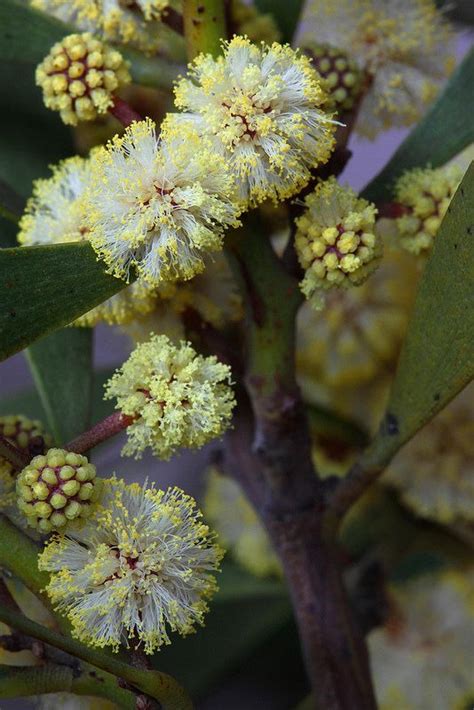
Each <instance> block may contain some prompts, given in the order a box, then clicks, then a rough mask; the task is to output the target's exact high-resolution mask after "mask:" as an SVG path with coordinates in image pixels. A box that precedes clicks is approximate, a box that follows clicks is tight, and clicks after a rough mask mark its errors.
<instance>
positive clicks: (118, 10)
mask: <svg viewBox="0 0 474 710" xmlns="http://www.w3.org/2000/svg"><path fill="white" fill-rule="evenodd" d="M31 4H32V6H33V7H35V8H37V9H39V10H43V11H44V12H47V13H48V14H50V15H53V16H54V17H57V18H58V19H60V20H62V21H63V22H66V23H68V24H71V25H74V26H76V27H78V28H79V29H81V30H86V31H88V32H97V33H100V34H101V35H103V36H104V38H105V39H107V40H109V41H111V42H121V43H123V44H131V45H133V46H135V47H137V48H138V49H141V50H143V51H146V52H156V51H157V50H159V49H163V46H164V45H163V42H164V40H165V37H166V28H165V27H164V26H163V24H162V19H163V15H164V13H165V12H166V10H167V9H168V8H169V7H174V6H176V7H178V6H179V5H178V3H177V1H176V0H135V1H134V2H127V1H125V2H124V1H123V0H32V2H31Z"/></svg>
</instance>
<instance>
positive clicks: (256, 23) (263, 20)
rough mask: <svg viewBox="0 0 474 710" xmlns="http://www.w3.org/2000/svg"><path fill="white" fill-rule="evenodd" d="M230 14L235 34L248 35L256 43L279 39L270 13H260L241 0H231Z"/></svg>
mask: <svg viewBox="0 0 474 710" xmlns="http://www.w3.org/2000/svg"><path fill="white" fill-rule="evenodd" d="M231 14H232V22H233V24H234V26H235V27H236V34H239V35H243V36H245V37H248V38H249V39H250V40H251V41H252V42H256V43H257V42H265V43H266V44H271V43H272V42H278V41H279V40H280V37H281V32H280V30H279V29H278V26H277V24H276V22H275V18H274V17H273V15H271V14H270V13H261V12H259V11H258V9H257V8H256V7H254V6H253V5H247V4H246V3H245V2H244V1H243V0H232V4H231Z"/></svg>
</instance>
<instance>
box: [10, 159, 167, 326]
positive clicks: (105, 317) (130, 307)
mask: <svg viewBox="0 0 474 710" xmlns="http://www.w3.org/2000/svg"><path fill="white" fill-rule="evenodd" d="M96 150H97V149H94V150H93V151H92V152H91V157H90V158H87V159H86V158H80V157H79V156H74V157H73V158H67V159H66V160H63V161H61V162H60V163H59V164H58V165H55V166H53V175H52V176H51V177H50V178H46V179H40V180H36V181H35V182H34V186H33V195H32V196H31V197H30V198H29V200H28V202H27V205H26V210H25V213H24V214H23V216H22V218H21V220H20V232H19V234H18V241H19V243H20V244H21V245H22V246H33V245H36V244H63V243H66V242H77V241H83V240H87V239H88V238H89V233H90V228H89V225H88V212H89V208H88V187H89V185H90V181H91V177H92V172H91V162H92V159H93V156H94V155H95V153H96ZM156 298H157V296H156V292H155V290H154V288H153V287H152V286H150V284H147V283H146V282H144V281H143V280H141V279H139V280H138V281H136V282H134V283H133V284H131V285H130V286H128V287H127V288H124V289H123V290H122V291H119V292H118V293H117V294H115V295H114V296H111V297H110V298H109V299H107V300H106V301H104V303H101V304H100V305H98V306H96V307H95V308H93V309H92V310H91V311H89V312H88V313H85V314H84V315H83V316H81V317H80V318H78V319H77V320H76V321H74V325H75V326H84V327H92V326H95V325H97V324H98V323H102V322H104V323H108V324H109V325H123V324H126V323H130V322H131V321H132V320H133V319H134V318H136V317H138V316H144V315H146V314H147V313H149V312H150V311H152V310H153V308H154V306H155V303H156Z"/></svg>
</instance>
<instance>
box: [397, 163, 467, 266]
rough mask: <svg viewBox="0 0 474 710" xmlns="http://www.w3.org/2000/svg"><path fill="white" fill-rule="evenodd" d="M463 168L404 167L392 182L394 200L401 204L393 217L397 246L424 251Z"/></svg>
mask: <svg viewBox="0 0 474 710" xmlns="http://www.w3.org/2000/svg"><path fill="white" fill-rule="evenodd" d="M462 176H463V172H462V170H461V168H460V167H459V166H458V165H447V166H444V167H442V168H437V169H433V168H415V169H414V170H408V171H407V172H406V173H404V174H403V175H402V177H401V178H399V179H398V181H397V183H396V185H395V200H396V202H398V203H399V204H400V205H401V206H402V208H403V214H402V215H401V216H400V217H398V218H397V219H396V225H397V229H398V234H399V238H400V244H401V246H402V247H403V248H404V249H406V250H407V251H409V252H412V253H413V254H426V253H428V252H429V251H430V249H431V247H432V246H433V240H434V238H435V237H436V233H437V231H438V229H439V227H440V224H441V222H442V220H443V217H444V215H445V214H446V211H447V209H448V207H449V203H450V202H451V200H452V198H453V196H454V193H455V192H456V190H457V188H458V186H459V183H460V182H461V178H462Z"/></svg>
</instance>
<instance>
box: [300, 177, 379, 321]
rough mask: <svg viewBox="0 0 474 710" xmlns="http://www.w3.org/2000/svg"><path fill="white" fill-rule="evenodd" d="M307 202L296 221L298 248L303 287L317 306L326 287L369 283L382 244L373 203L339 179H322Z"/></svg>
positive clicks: (316, 306)
mask: <svg viewBox="0 0 474 710" xmlns="http://www.w3.org/2000/svg"><path fill="white" fill-rule="evenodd" d="M305 206H306V210H305V211H304V213H303V214H302V215H301V217H299V218H298V219H297V220H296V225H297V232H296V240H295V246H296V252H297V254H298V259H299V262H300V264H301V266H302V267H303V269H305V271H306V273H305V277H304V279H303V281H302V282H301V284H300V286H301V290H302V291H303V293H304V295H305V296H306V298H308V299H309V300H311V302H312V304H313V305H314V307H315V308H316V309H319V308H321V306H322V302H323V299H322V292H323V291H325V290H327V289H329V288H333V287H341V286H342V287H347V286H358V285H360V284H361V283H363V282H364V281H365V279H366V278H367V277H368V276H369V275H370V274H371V273H372V271H374V269H375V268H376V267H377V265H378V262H379V261H380V257H381V255H382V244H381V240H380V239H379V238H378V237H377V236H376V235H375V217H376V214H377V210H376V208H375V206H374V205H372V204H371V203H369V202H367V200H364V199H361V198H359V197H357V195H356V194H355V193H354V192H353V190H351V189H350V188H348V187H341V185H339V184H338V183H337V181H336V179H335V178H330V179H329V180H326V181H324V182H320V183H319V184H318V186H317V187H316V189H315V190H314V192H312V193H311V194H310V195H308V196H307V197H306V200H305Z"/></svg>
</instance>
